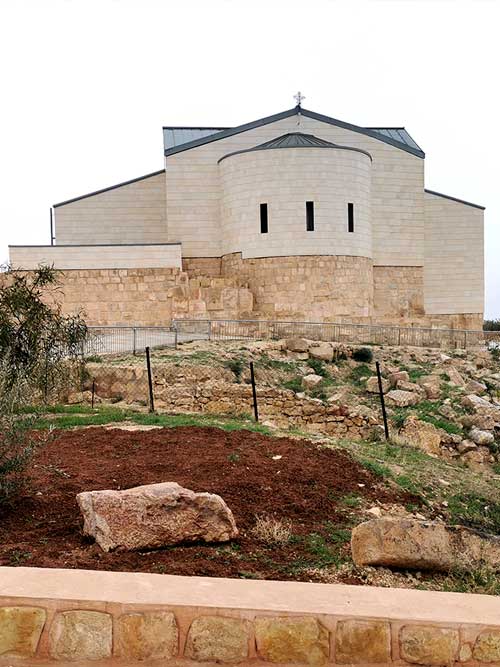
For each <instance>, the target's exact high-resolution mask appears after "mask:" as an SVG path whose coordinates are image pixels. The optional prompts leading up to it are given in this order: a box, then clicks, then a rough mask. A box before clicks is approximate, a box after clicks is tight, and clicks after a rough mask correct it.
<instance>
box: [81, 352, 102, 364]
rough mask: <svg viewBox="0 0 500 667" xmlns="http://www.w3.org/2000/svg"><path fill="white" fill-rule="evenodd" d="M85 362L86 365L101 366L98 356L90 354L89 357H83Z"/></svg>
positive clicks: (100, 359) (100, 358)
mask: <svg viewBox="0 0 500 667" xmlns="http://www.w3.org/2000/svg"><path fill="white" fill-rule="evenodd" d="M85 362H86V363H88V364H102V362H103V358H102V357H100V356H99V355H98V354H91V355H90V356H89V357H85Z"/></svg>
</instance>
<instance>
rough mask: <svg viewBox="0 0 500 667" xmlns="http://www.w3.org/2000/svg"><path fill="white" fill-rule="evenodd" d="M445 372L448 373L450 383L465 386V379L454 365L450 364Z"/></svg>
mask: <svg viewBox="0 0 500 667" xmlns="http://www.w3.org/2000/svg"><path fill="white" fill-rule="evenodd" d="M446 372H447V373H448V377H449V378H450V379H449V382H450V384H453V385H455V386H456V387H465V384H466V383H465V380H464V379H463V377H462V376H461V375H460V373H459V372H458V371H457V369H456V368H455V367H454V366H450V367H449V368H448V369H447V371H446Z"/></svg>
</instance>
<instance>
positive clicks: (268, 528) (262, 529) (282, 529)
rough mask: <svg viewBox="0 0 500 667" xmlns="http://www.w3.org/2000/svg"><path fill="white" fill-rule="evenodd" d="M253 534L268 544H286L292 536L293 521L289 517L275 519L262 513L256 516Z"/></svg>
mask: <svg viewBox="0 0 500 667" xmlns="http://www.w3.org/2000/svg"><path fill="white" fill-rule="evenodd" d="M250 532H251V534H252V535H253V536H254V537H255V538H256V539H258V540H259V542H263V543H264V544H268V545H284V544H287V543H288V542H289V541H290V538H291V537H292V522H291V521H290V520H289V519H275V518H273V517H271V516H266V515H260V516H257V517H256V521H255V526H254V527H253V528H252V529H251V531H250Z"/></svg>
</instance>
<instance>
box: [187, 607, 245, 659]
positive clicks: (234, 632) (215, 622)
mask: <svg viewBox="0 0 500 667" xmlns="http://www.w3.org/2000/svg"><path fill="white" fill-rule="evenodd" d="M248 626H249V624H248V621H244V620H240V619H238V618H224V617H222V616H201V617H199V618H196V619H195V620H194V621H193V622H192V623H191V627H190V628H189V632H188V636H187V641H186V648H185V651H184V653H185V656H186V657H187V658H190V659H191V660H196V662H210V663H212V664H213V663H220V662H242V661H243V660H246V658H248V640H249V628H248Z"/></svg>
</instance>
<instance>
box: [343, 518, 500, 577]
mask: <svg viewBox="0 0 500 667" xmlns="http://www.w3.org/2000/svg"><path fill="white" fill-rule="evenodd" d="M351 549H352V557H353V560H354V562H355V563H356V565H382V566H385V567H397V568H410V569H423V570H434V571H439V572H448V571H449V570H451V569H453V568H455V567H460V566H461V567H470V566H471V565H477V564H479V563H487V564H488V565H489V566H490V567H491V568H493V569H495V570H500V537H495V536H493V535H487V534H485V533H480V532H478V531H474V530H471V529H468V528H465V527H463V526H446V525H445V524H441V523H430V522H420V521H416V520H413V519H400V518H383V519H373V520H371V521H367V522H365V523H361V524H360V525H359V526H356V528H354V530H353V531H352V539H351Z"/></svg>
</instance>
